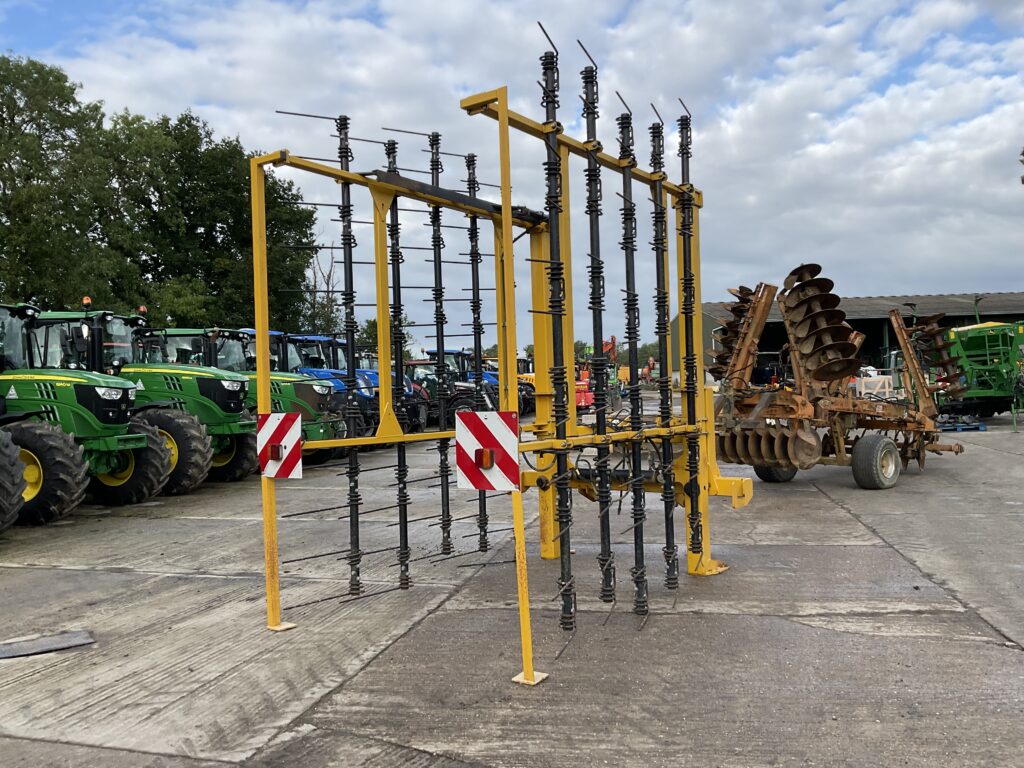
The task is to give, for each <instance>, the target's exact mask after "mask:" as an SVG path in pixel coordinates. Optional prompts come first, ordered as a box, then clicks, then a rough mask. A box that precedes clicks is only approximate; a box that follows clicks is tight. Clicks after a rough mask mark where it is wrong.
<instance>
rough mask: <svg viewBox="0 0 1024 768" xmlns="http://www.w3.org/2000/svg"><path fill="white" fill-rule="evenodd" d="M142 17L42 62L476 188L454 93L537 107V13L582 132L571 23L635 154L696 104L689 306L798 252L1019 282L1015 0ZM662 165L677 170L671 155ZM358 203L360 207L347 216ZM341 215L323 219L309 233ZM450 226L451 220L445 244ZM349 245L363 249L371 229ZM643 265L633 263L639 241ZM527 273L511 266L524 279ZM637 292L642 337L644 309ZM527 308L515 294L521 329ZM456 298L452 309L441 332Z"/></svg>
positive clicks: (615, 265)
mask: <svg viewBox="0 0 1024 768" xmlns="http://www.w3.org/2000/svg"><path fill="white" fill-rule="evenodd" d="M0 8H2V5H0ZM153 13H154V15H152V16H150V17H148V19H147V18H132V19H131V20H130V21H129V22H126V23H124V24H122V25H120V26H118V27H113V28H112V29H111V31H110V32H109V33H108V34H105V35H103V36H102V37H101V38H100V39H97V40H96V41H95V42H93V43H91V44H88V45H84V46H83V47H81V48H80V49H78V50H77V51H76V52H75V53H73V54H71V55H66V56H64V57H62V58H61V59H60V60H59V61H58V62H57V63H60V64H61V65H63V66H65V67H66V68H67V69H68V71H69V72H70V74H71V75H72V77H73V78H75V79H76V80H79V81H81V82H82V83H83V84H84V93H85V96H87V97H89V98H95V99H102V100H104V101H105V102H106V103H107V105H108V108H109V109H120V108H124V107H127V108H129V109H132V110H134V111H139V112H143V113H145V114H149V115H156V114H158V113H171V114H174V113H177V112H180V111H182V110H184V109H186V108H190V107H192V108H194V109H195V111H197V112H198V113H199V114H200V115H202V116H203V117H205V118H206V119H208V120H209V121H210V122H211V124H212V125H213V126H214V128H215V129H216V130H217V131H218V132H219V133H220V134H222V135H234V134H238V135H239V136H240V137H241V139H242V140H243V142H244V143H245V144H246V145H247V146H249V147H253V148H256V147H259V148H262V149H273V148H279V147H282V146H287V147H289V148H290V149H292V150H294V151H300V152H304V153H308V154H313V155H320V156H331V155H333V153H334V146H333V140H332V139H330V137H329V136H328V134H329V133H330V125H329V123H321V122H318V121H300V120H296V119H293V118H282V117H279V116H276V115H274V114H273V110H274V109H276V108H282V109H294V110H297V111H310V112H317V113H323V114H335V113H337V112H344V113H347V114H349V115H350V116H351V117H352V120H353V132H354V134H355V135H360V136H368V137H372V138H380V137H381V135H382V134H381V132H380V127H381V126H385V125H388V126H393V127H398V128H413V129H419V130H438V131H441V132H442V134H443V135H444V149H446V150H451V151H456V152H465V151H475V152H477V153H478V154H479V155H480V157H481V178H482V179H483V180H485V181H496V180H497V178H496V177H497V172H496V163H495V155H496V152H495V149H496V148H495V144H494V135H495V134H494V125H493V124H492V123H490V122H489V121H488V120H486V119H485V118H480V117H472V118H470V117H467V116H465V115H464V114H462V113H461V112H460V110H459V109H458V100H459V98H460V97H461V96H464V95H466V94H467V93H471V92H474V91H479V90H485V89H489V88H493V87H495V86H497V85H500V84H503V83H508V85H509V88H510V93H511V95H512V99H513V108H515V109H517V110H519V111H522V112H525V113H526V114H528V115H531V116H533V117H540V116H541V113H540V107H539V104H538V92H537V86H536V84H535V81H536V79H537V77H538V69H539V68H538V64H537V57H538V56H539V54H540V53H541V52H542V51H543V49H544V47H545V44H544V41H543V39H542V37H541V36H540V33H539V31H538V30H537V29H536V26H535V24H534V20H535V19H537V18H541V19H542V20H543V21H544V22H545V26H546V27H547V29H548V30H549V32H550V33H551V34H552V35H553V36H554V37H555V39H556V42H557V43H558V45H559V47H560V49H561V54H562V62H561V63H562V67H561V75H562V110H561V113H560V114H561V115H562V118H561V119H562V121H563V123H564V124H565V125H566V126H567V129H568V130H569V131H570V132H573V133H574V134H576V135H580V134H581V133H582V126H581V125H580V122H579V100H578V97H577V96H576V94H577V92H578V91H579V77H578V72H579V70H580V68H581V67H582V66H583V65H584V64H585V63H586V62H585V59H584V57H583V54H582V52H580V51H579V50H578V48H577V47H576V45H575V38H577V37H578V38H580V39H582V40H583V41H584V42H585V44H586V45H587V47H588V49H589V50H590V51H591V52H592V53H593V54H594V56H595V58H597V60H598V62H599V64H600V65H601V87H602V90H601V96H602V103H601V111H602V121H601V128H600V136H601V138H602V140H603V141H604V142H605V145H606V147H609V149H611V150H612V151H617V147H616V146H615V142H614V136H615V127H614V117H615V115H616V114H617V113H618V112H619V111H620V107H619V105H618V102H617V100H616V99H615V97H614V93H613V91H614V90H615V89H618V90H620V91H622V93H623V95H624V96H625V97H626V99H627V100H628V101H629V102H630V105H631V106H632V107H633V109H634V111H635V113H636V123H637V126H636V133H637V138H638V155H639V156H640V158H641V159H642V161H643V163H644V164H646V162H647V159H648V149H647V138H646V136H647V125H648V124H649V122H650V121H651V118H652V117H653V115H652V113H651V111H650V108H649V107H648V106H647V103H648V102H650V101H655V102H656V103H657V104H658V105H659V108H660V109H661V110H662V114H664V115H665V116H666V118H669V116H670V115H671V116H672V119H674V116H675V114H676V113H677V111H678V110H677V108H676V107H674V106H673V105H674V104H676V101H675V99H676V97H677V96H682V97H684V98H685V99H686V101H687V103H688V104H689V106H690V107H691V109H692V110H693V111H694V113H695V147H694V152H695V157H694V161H693V171H694V180H695V182H696V183H697V184H698V185H699V186H701V187H702V188H703V189H704V191H705V199H706V205H707V207H706V209H705V211H704V219H703V225H704V226H703V253H704V259H705V261H704V269H703V274H704V280H705V287H704V297H705V298H706V299H716V298H720V297H722V295H723V293H724V289H725V287H726V286H729V285H735V284H737V283H740V282H742V283H747V284H751V283H754V282H756V281H757V280H761V279H764V280H776V281H777V280H780V279H781V277H782V275H783V274H785V272H787V271H788V270H789V269H790V268H791V267H792V266H793V265H795V264H796V263H799V262H802V261H819V262H822V263H824V264H825V266H826V270H827V273H828V274H829V275H830V276H831V277H833V278H834V279H835V280H836V283H837V290H838V291H839V292H840V293H843V294H846V295H863V294H896V293H904V292H906V293H910V292H946V291H971V290H979V291H994V290H1006V289H1009V288H1012V287H1019V284H1020V281H1021V277H1024V270H1022V269H1021V268H1020V267H1019V266H1018V264H1019V261H1018V260H1019V255H1020V253H1021V251H1022V249H1024V221H1022V218H1021V211H1022V210H1024V189H1022V188H1021V186H1020V184H1019V181H1018V177H1019V175H1020V167H1019V166H1018V165H1017V164H1016V163H1015V160H1016V156H1017V154H1018V153H1019V151H1020V146H1021V144H1024V133H1022V128H1021V126H1022V125H1024V98H1022V96H1024V93H1022V91H1024V79H1022V76H1021V72H1022V71H1024V16H1022V12H1021V10H1020V6H1019V3H1016V2H1009V1H1007V2H1001V1H1000V0H986V1H985V2H974V3H968V2H954V1H953V0H939V1H937V2H936V1H934V0H929V1H927V2H920V3H917V4H915V5H912V6H910V7H907V6H906V5H905V4H897V3H893V2H884V1H883V0H878V1H877V2H840V3H837V4H827V3H824V2H813V1H812V0H806V1H803V0H795V1H791V2H781V1H780V2H775V3H767V2H766V3H742V4H740V3H732V4H728V3H722V2H715V0H693V1H692V2H688V3H685V4H682V3H675V2H664V1H660V2H659V1H656V0H642V1H641V2H626V1H625V0H621V1H620V2H610V3H601V4H594V3H582V2H572V3H570V2H566V3H550V2H539V1H537V0H523V1H522V2H498V1H497V0H493V1H492V2H470V1H469V0H450V1H447V2H418V3H408V2H401V1H400V0H383V1H382V2H380V3H372V2H350V3H344V4H342V3H336V2H327V0H310V1H309V2H297V3H295V4H293V5H288V4H286V3H284V2H281V1H279V0H239V1H238V2H235V3H232V4H230V5H229V6H227V7H209V6H208V5H207V4H205V3H199V2H189V3H184V4H183V3H171V2H166V3H164V4H162V5H158V6H157V8H156V10H155V11H153ZM982 21H984V22H985V24H984V25H982V27H983V28H982V27H978V29H981V31H980V32H977V33H975V32H972V29H975V25H977V24H979V23H980V22H982ZM399 138H400V140H401V164H402V165H406V166H413V167H419V168H424V167H426V155H424V154H422V153H421V152H420V151H419V150H420V149H421V148H423V147H424V146H425V143H424V142H422V141H419V140H417V139H415V138H414V137H408V136H400V137H399ZM669 147H670V149H671V150H674V147H675V142H674V139H670V141H669ZM356 151H357V160H356V163H355V166H356V167H357V168H359V169H370V168H373V167H377V166H379V165H381V164H382V162H383V158H382V153H381V152H380V151H379V149H378V148H377V147H375V146H374V145H368V144H360V145H357V146H356ZM513 152H514V157H515V165H516V170H515V173H514V179H513V183H514V186H515V196H516V200H517V202H523V203H525V204H528V205H531V206H534V207H540V206H541V204H542V195H543V177H542V174H541V170H540V166H539V163H540V161H541V160H542V159H543V153H542V151H541V147H540V146H539V144H538V143H537V142H536V141H535V140H532V139H527V138H522V137H520V138H517V139H516V141H515V143H514V146H513ZM456 161H457V158H446V165H447V166H448V168H449V172H448V173H447V174H446V180H447V182H446V183H447V184H449V185H450V186H460V184H459V182H458V181H457V180H458V179H462V178H464V176H463V174H462V170H461V167H459V163H458V162H456ZM668 167H669V170H670V172H671V173H672V174H673V175H674V174H675V173H676V172H677V171H676V169H677V165H676V158H675V156H674V155H670V156H669V158H668ZM573 179H574V183H575V184H577V186H575V187H574V189H573V192H574V206H576V208H574V211H573V214H574V216H573V217H574V226H575V231H576V232H577V234H578V239H577V240H576V241H575V243H574V244H575V245H576V252H575V256H576V263H577V265H578V269H577V270H575V281H576V286H577V297H578V298H577V301H576V323H577V331H576V335H577V337H578V338H586V337H587V336H588V327H589V323H588V319H587V313H586V300H585V291H586V282H585V281H586V273H585V271H584V261H585V257H586V250H585V246H584V243H585V242H586V241H585V237H584V234H585V219H584V216H583V213H582V198H583V189H582V168H581V167H579V166H574V168H573ZM300 181H301V183H302V185H303V188H304V190H305V191H306V193H307V196H308V197H309V198H310V199H319V200H333V199H334V197H333V194H334V190H333V189H332V188H331V186H330V185H328V184H325V183H323V182H319V181H315V180H308V179H300ZM616 189H618V180H617V179H613V178H611V177H609V176H606V179H605V200H604V210H605V217H604V221H603V225H602V231H603V238H604V239H603V250H604V253H605V256H606V259H607V261H608V263H609V278H608V287H609V290H608V300H607V304H608V310H609V311H608V320H607V325H608V332H609V333H612V332H614V333H616V334H617V335H619V336H620V337H621V335H622V321H621V312H620V310H619V307H620V306H621V304H620V303H619V302H620V294H619V293H618V288H619V286H621V284H622V278H621V275H622V270H621V260H620V258H619V256H618V251H617V242H618V231H619V224H618V207H619V201H618V199H617V198H616V197H615V196H614V191H615V190H616ZM638 196H639V197H642V198H645V195H641V194H639V192H638ZM367 210H368V207H367V205H366V203H365V201H364V202H363V203H362V211H361V214H360V216H359V217H360V218H367V216H366V215H365V214H366V213H367ZM641 215H642V222H641V224H642V226H641V238H640V242H641V243H646V242H647V241H648V240H649V231H648V230H649V213H648V211H647V210H646V209H645V208H643V207H641ZM448 218H449V219H454V217H453V216H451V215H449V217H448ZM419 223H420V222H419V221H418V220H416V217H415V215H410V217H409V221H408V224H407V226H406V227H405V232H406V233H408V237H409V240H408V242H409V244H423V242H425V241H424V239H423V238H424V237H425V235H426V233H427V228H426V227H420V226H419ZM335 226H336V225H334V224H332V223H331V222H329V221H327V220H326V218H325V219H324V222H323V230H324V231H323V239H324V240H325V241H329V240H331V239H333V238H335V237H336V234H335V230H334V227H335ZM420 232H422V234H420V235H415V234H414V233H420ZM487 237H489V235H487ZM460 238H461V233H460V232H459V231H458V230H446V239H447V240H448V242H449V243H450V244H451V245H452V248H451V251H452V252H457V250H459V248H457V247H456V246H457V245H458V241H459V240H460ZM360 241H361V243H362V247H364V248H369V246H370V237H369V232H368V231H367V230H366V229H363V230H362V231H361V232H360ZM488 250H489V249H488ZM523 255H524V256H525V253H524V254H523ZM425 256H426V254H425V252H421V251H409V253H408V254H407V265H408V266H407V273H408V275H409V279H410V282H415V283H416V284H425V283H426V282H428V281H429V266H428V265H427V264H426V263H425V262H423V261H421V260H420V259H421V257H425ZM638 258H639V261H640V263H641V264H642V265H647V264H649V262H650V254H649V251H648V250H642V251H641V253H640V255H639V257H638ZM364 269H368V268H364ZM460 270H461V272H460ZM463 273H465V278H463ZM366 275H367V277H369V273H368V272H367V273H366ZM526 275H527V271H526V270H525V267H524V268H523V269H522V270H521V271H520V273H519V283H520V285H521V286H522V285H526ZM642 275H643V278H642V279H643V285H642V291H643V292H644V295H645V296H650V295H651V294H652V292H653V277H652V276H651V272H650V270H649V269H646V268H645V269H643V270H642ZM449 276H450V278H449ZM449 279H450V282H448V281H449ZM446 284H447V285H448V287H449V289H450V291H449V293H450V295H453V296H455V295H459V294H460V291H459V290H458V289H459V288H461V287H464V286H466V285H468V268H465V267H463V268H460V267H458V266H452V267H451V268H450V269H448V270H446ZM364 286H365V287H366V289H367V290H369V286H370V283H369V280H368V279H367V280H366V281H365V282H364ZM418 298H419V297H415V298H412V300H411V301H410V302H409V303H410V304H411V305H414V306H415V305H420V306H415V308H414V310H413V316H414V319H415V320H417V321H419V322H425V321H427V320H428V319H429V312H430V310H429V305H428V304H426V303H423V302H418V301H417V300H416V299H418ZM643 305H644V315H643V321H644V325H645V329H644V336H645V338H649V337H651V335H652V334H653V330H652V318H651V305H652V302H651V301H644V302H643ZM525 308H526V307H525V305H523V303H522V302H520V312H521V313H522V314H521V322H520V327H521V329H523V330H524V331H525V328H526V327H527V325H528V323H529V319H528V317H527V316H526V315H525ZM459 312H460V310H459V308H458V305H452V307H451V309H450V311H449V316H450V318H451V320H452V322H453V325H454V324H455V323H458V322H462V320H461V319H460V318H459V317H458V315H459ZM616 318H618V319H616ZM421 330H422V329H421ZM419 335H420V337H421V340H422V336H423V335H424V334H419ZM461 341H466V340H465V339H463V340H461Z"/></svg>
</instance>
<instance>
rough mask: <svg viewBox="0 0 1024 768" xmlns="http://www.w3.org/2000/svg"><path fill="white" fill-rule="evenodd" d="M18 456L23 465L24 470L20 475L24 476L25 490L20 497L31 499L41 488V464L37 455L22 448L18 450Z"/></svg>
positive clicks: (26, 499)
mask: <svg viewBox="0 0 1024 768" xmlns="http://www.w3.org/2000/svg"><path fill="white" fill-rule="evenodd" d="M18 458H19V459H21V463H22V464H24V465H25V471H24V472H23V473H22V477H24V478H25V490H24V491H22V492H21V498H22V499H23V500H24V501H32V499H34V498H35V497H36V496H38V495H39V492H40V491H41V490H42V489H43V464H42V462H40V461H39V457H38V456H36V455H35V454H34V453H32V451H26V450H25V449H24V448H22V449H21V450H19V451H18Z"/></svg>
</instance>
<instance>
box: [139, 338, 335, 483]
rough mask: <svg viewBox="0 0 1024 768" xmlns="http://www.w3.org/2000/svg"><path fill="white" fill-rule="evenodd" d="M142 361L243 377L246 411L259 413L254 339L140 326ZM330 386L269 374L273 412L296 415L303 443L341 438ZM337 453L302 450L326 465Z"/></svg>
mask: <svg viewBox="0 0 1024 768" xmlns="http://www.w3.org/2000/svg"><path fill="white" fill-rule="evenodd" d="M136 338H137V340H138V341H139V343H140V345H141V346H140V354H141V356H142V358H143V359H144V360H148V361H158V360H167V361H173V362H175V363H179V364H182V365H193V366H196V365H202V366H208V367H210V368H217V369H220V370H222V371H230V372H232V373H237V374H240V375H242V376H244V377H245V378H246V380H247V382H248V386H247V388H246V400H245V407H246V409H248V411H249V412H251V413H255V412H256V371H255V370H253V369H254V368H255V367H256V359H255V356H254V354H255V353H254V352H253V350H252V336H251V335H250V334H248V333H246V332H245V331H239V330H232V329H225V328H159V329H158V328H140V329H139V330H137V331H136ZM332 391H333V390H332V388H331V386H330V385H329V384H324V383H323V382H318V381H317V380H316V379H313V378H311V377H309V376H302V375H298V374H292V373H284V372H277V371H274V372H272V373H271V374H270V399H271V410H272V411H273V412H274V413H298V414H300V415H301V417H302V437H303V440H305V441H308V440H333V439H343V438H344V437H345V435H346V429H345V420H344V419H343V418H342V416H341V414H340V413H338V412H336V409H335V402H334V400H333V399H332V397H331V393H332ZM332 454H333V451H330V450H312V449H307V450H304V451H303V460H304V461H306V462H307V463H310V464H318V463H322V462H324V461H327V460H328V459H329V458H330V457H331V455H332Z"/></svg>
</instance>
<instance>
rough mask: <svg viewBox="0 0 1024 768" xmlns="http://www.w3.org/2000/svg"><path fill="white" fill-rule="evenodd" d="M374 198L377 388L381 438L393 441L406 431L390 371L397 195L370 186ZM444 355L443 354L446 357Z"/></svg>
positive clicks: (379, 433) (378, 429)
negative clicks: (390, 223)
mask: <svg viewBox="0 0 1024 768" xmlns="http://www.w3.org/2000/svg"><path fill="white" fill-rule="evenodd" d="M370 195H371V196H372V197H373V260H374V279H375V283H376V291H377V360H378V365H377V367H378V368H379V370H380V372H381V376H380V383H379V386H378V387H377V397H378V402H379V404H380V405H379V408H380V423H379V424H378V426H377V435H379V436H383V437H393V436H395V435H400V434H402V427H401V425H400V424H399V423H398V417H397V416H395V408H394V403H393V402H392V394H391V387H390V386H389V382H390V381H391V377H390V376H389V375H388V371H390V370H391V369H392V367H393V366H392V365H391V303H390V299H389V297H388V286H389V284H388V234H387V216H388V209H389V208H390V207H391V201H392V200H394V198H395V193H394V192H387V191H384V190H382V189H380V187H378V186H377V185H376V184H370ZM442 355H443V353H442Z"/></svg>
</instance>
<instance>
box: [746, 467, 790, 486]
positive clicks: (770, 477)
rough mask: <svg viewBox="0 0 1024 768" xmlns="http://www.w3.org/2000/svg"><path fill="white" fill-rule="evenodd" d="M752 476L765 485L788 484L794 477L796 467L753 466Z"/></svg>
mask: <svg viewBox="0 0 1024 768" xmlns="http://www.w3.org/2000/svg"><path fill="white" fill-rule="evenodd" d="M754 474H755V475H757V476H758V477H759V478H761V479H762V480H764V482H766V483H788V482H789V481H790V480H792V479H793V478H794V477H796V467H766V466H763V465H755V466H754Z"/></svg>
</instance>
